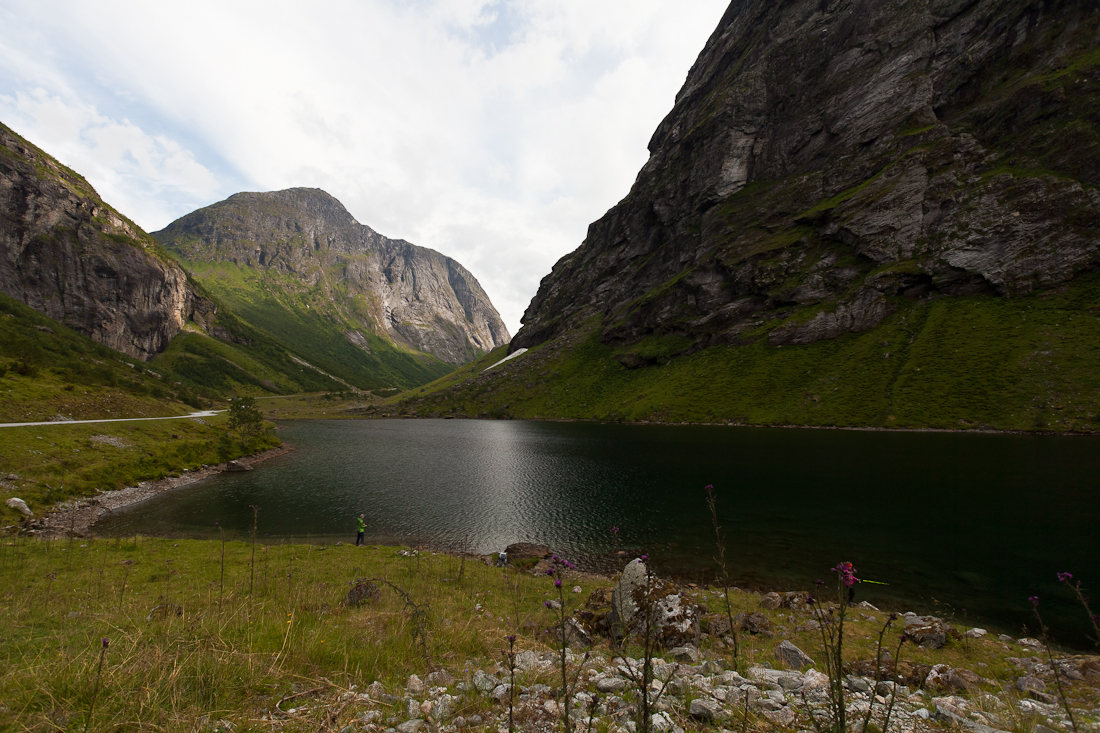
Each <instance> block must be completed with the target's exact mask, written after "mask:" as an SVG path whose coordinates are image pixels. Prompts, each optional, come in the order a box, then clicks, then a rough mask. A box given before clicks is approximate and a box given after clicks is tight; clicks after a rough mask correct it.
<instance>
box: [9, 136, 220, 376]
mask: <svg viewBox="0 0 1100 733" xmlns="http://www.w3.org/2000/svg"><path fill="white" fill-rule="evenodd" d="M0 263H2V265H0V292H3V293H6V294H7V295H9V296H11V297H12V298H14V299H16V300H18V301H21V302H23V303H26V304H27V305H29V306H31V307H32V308H34V309H35V310H37V311H38V312H40V313H43V314H44V315H47V316H49V317H50V318H52V319H54V320H55V321H58V322H60V323H64V324H65V325H67V326H69V327H71V328H73V329H74V330H76V331H78V332H79V333H83V334H85V335H86V336H89V337H90V338H92V339H94V340H96V341H98V342H99V343H101V344H104V345H106V346H109V347H111V348H112V349H115V350H116V351H120V352H122V353H124V354H127V355H129V356H131V357H133V358H136V359H144V360H148V359H151V358H152V357H153V356H154V355H155V354H157V353H159V352H161V351H163V350H164V349H165V348H166V347H167V346H168V344H169V342H171V340H172V339H173V338H174V337H175V336H176V334H178V333H180V331H182V330H183V329H184V327H185V325H186V324H187V323H188V322H191V323H194V324H198V325H199V327H200V328H206V327H207V325H208V324H212V323H213V319H214V315H215V313H216V310H217V308H216V306H215V304H214V303H213V302H211V301H210V300H209V299H207V298H205V297H204V296H203V295H202V294H200V293H199V292H198V291H197V290H196V289H195V288H194V287H192V286H191V284H190V283H188V278H187V274H186V273H185V272H184V271H183V268H181V267H180V266H179V265H177V264H176V263H175V261H174V260H172V258H171V257H169V256H168V255H167V253H166V252H165V251H164V249H163V248H162V247H161V246H160V245H159V244H157V242H156V240H155V239H153V238H152V237H150V236H149V235H148V234H146V233H145V232H143V231H142V230H141V229H140V228H139V227H137V226H136V225H135V224H134V223H133V222H132V221H130V220H129V219H127V218H126V217H124V216H122V215H121V214H120V213H118V211H116V210H115V209H114V208H112V207H111V206H109V205H108V204H106V203H105V202H104V201H103V200H102V199H101V198H100V197H99V195H98V194H97V193H96V192H95V190H94V189H93V188H92V187H91V186H90V185H89V184H88V182H87V181H85V180H84V178H83V177H82V176H80V175H79V174H78V173H75V172H74V171H72V170H70V169H68V168H66V167H65V166H63V165H61V164H60V163H58V162H57V161H56V160H54V159H53V158H52V157H50V156H49V155H47V154H46V153H44V152H43V151H41V150H39V149H38V148H37V147H35V146H34V145H32V144H30V143H29V142H27V141H26V140H24V139H23V138H21V137H19V136H18V135H17V134H15V133H14V132H13V131H12V130H10V129H9V128H8V127H6V126H4V125H2V124H0Z"/></svg>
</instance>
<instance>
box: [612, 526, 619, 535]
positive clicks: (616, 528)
mask: <svg viewBox="0 0 1100 733" xmlns="http://www.w3.org/2000/svg"><path fill="white" fill-rule="evenodd" d="M611 534H619V528H618V527H612V528H611Z"/></svg>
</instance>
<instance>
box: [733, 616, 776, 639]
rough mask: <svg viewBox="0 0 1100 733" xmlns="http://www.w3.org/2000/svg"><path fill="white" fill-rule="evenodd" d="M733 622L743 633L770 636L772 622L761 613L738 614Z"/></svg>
mask: <svg viewBox="0 0 1100 733" xmlns="http://www.w3.org/2000/svg"><path fill="white" fill-rule="evenodd" d="M733 620H734V622H735V623H736V624H738V625H739V626H740V627H741V629H742V630H743V631H747V632H749V633H750V634H760V635H763V636H771V635H772V622H771V621H769V620H768V617H767V616H765V615H764V614H762V613H756V612H753V613H739V614H737V615H736V616H735V617H734V619H733Z"/></svg>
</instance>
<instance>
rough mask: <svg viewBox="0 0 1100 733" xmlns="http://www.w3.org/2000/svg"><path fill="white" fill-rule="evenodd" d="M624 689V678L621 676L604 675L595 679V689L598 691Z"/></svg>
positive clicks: (606, 691) (618, 690)
mask: <svg viewBox="0 0 1100 733" xmlns="http://www.w3.org/2000/svg"><path fill="white" fill-rule="evenodd" d="M625 689H626V680H624V679H623V678H622V677H604V678H603V679H599V680H596V690H598V691H599V692H604V693H608V692H621V691H622V690H625Z"/></svg>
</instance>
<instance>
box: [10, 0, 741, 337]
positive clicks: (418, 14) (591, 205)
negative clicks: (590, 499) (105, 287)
mask: <svg viewBox="0 0 1100 733" xmlns="http://www.w3.org/2000/svg"><path fill="white" fill-rule="evenodd" d="M727 2H728V0H693V2H692V3H690V4H683V3H669V2H667V0H601V2H598V3H593V2H591V0H319V1H318V2H315V3H311V4H309V5H308V6H307V5H306V4H303V3H297V2H291V1H290V0H268V1H266V2H258V1H252V0H249V1H242V0H237V1H235V2H226V1H225V0H219V1H217V2H215V1H214V0H194V2H189V3H187V4H178V3H170V2H164V3H133V2H128V1H125V0H101V2H98V3H96V4H95V5H94V6H90V5H88V4H86V3H78V2H75V0H43V1H40V2H34V3H30V2H27V3H16V4H15V5H13V6H9V7H8V9H7V10H0V22H3V23H4V24H5V26H6V27H7V28H8V29H9V32H8V33H6V34H5V38H4V40H2V41H0V114H3V115H4V118H5V121H6V122H8V124H10V125H13V126H18V125H24V127H22V128H21V129H19V131H20V132H22V133H23V134H25V135H26V136H27V137H28V138H30V139H31V140H32V141H34V142H36V143H37V144H39V145H41V146H43V147H44V148H45V149H47V150H48V151H49V152H51V153H52V154H54V155H55V156H56V157H59V158H61V159H62V160H63V161H64V162H65V163H66V164H68V165H70V166H72V167H73V168H75V169H77V170H78V171H80V172H81V173H83V174H84V175H85V176H86V177H87V178H88V179H89V180H90V181H91V182H92V183H93V185H95V186H96V187H97V189H99V191H100V193H101V194H102V195H103V196H104V197H105V198H106V199H107V200H108V201H110V202H111V203H112V204H114V205H116V206H118V207H119V208H121V209H123V211H124V212H125V213H127V214H128V215H130V216H132V217H133V218H134V219H135V220H136V221H137V222H138V223H139V224H141V225H142V226H144V227H146V228H148V229H151V230H155V229H159V228H161V227H163V226H164V225H166V224H167V223H169V222H170V221H171V220H172V219H174V218H176V217H178V216H182V215H183V214H186V213H188V212H189V211H191V210H193V209H194V208H197V207H198V206H200V205H205V204H209V203H212V202H213V201H216V200H219V199H221V198H224V197H225V196H227V195H229V194H232V193H235V192H236V191H237V190H241V187H249V188H251V190H274V189H280V188H287V187H291V186H316V187H319V188H323V189H325V190H327V191H328V192H329V193H331V194H333V195H334V196H336V197H337V198H338V199H340V200H341V201H342V202H343V203H344V204H345V206H347V207H348V209H349V211H351V213H352V214H353V215H354V216H355V217H356V218H357V219H359V220H360V221H361V222H363V223H364V224H368V225H370V226H371V227H373V228H374V229H376V230H378V231H380V232H382V233H383V234H386V235H387V236H391V237H395V238H404V239H408V240H409V241H411V242H415V243H416V244H420V245H424V246H427V247H431V248H433V249H436V250H438V251H440V252H443V253H445V254H447V255H450V256H452V257H454V258H455V259H457V260H458V261H460V262H461V263H462V264H463V265H465V266H466V267H467V268H468V269H469V270H470V271H471V272H473V273H474V275H475V276H476V277H477V278H478V280H479V281H480V282H481V284H482V286H483V287H484V288H485V289H486V291H487V292H488V293H489V295H490V297H492V299H493V302H494V304H495V305H496V306H497V308H498V309H499V310H500V312H501V315H502V316H503V317H504V319H505V322H506V323H507V324H508V327H509V329H510V330H511V331H512V332H515V330H516V329H517V328H518V326H519V317H520V315H521V314H522V312H523V310H524V309H525V308H526V306H527V303H528V302H529V301H530V299H531V297H532V296H533V295H534V293H535V290H536V289H537V287H538V283H539V281H540V280H541V278H542V277H543V276H545V275H546V274H547V273H548V272H549V270H550V267H551V266H552V265H553V263H554V262H555V261H556V260H557V259H559V258H560V257H561V256H563V255H565V254H567V253H568V252H570V251H572V250H573V249H575V248H576V247H577V246H579V245H580V243H581V241H582V240H583V238H584V235H585V231H586V229H587V226H588V224H589V223H590V222H592V221H594V220H595V219H597V218H599V217H600V216H601V215H602V214H603V213H604V212H605V211H606V210H607V209H608V208H609V207H610V206H612V205H614V204H615V203H616V202H617V201H619V200H620V199H621V198H622V197H623V196H624V195H625V194H626V193H627V191H628V190H629V188H630V185H631V184H632V183H633V181H634V178H635V176H636V174H637V171H638V169H639V168H640V167H641V166H642V164H644V162H645V160H646V157H647V151H646V148H645V146H646V143H647V142H648V140H649V137H650V135H651V134H652V132H653V130H654V128H655V127H656V126H657V124H658V123H659V122H660V119H661V118H662V117H663V116H664V115H665V114H666V113H667V112H668V110H669V109H671V106H672V102H673V99H674V95H675V93H676V91H677V90H678V89H679V87H680V86H681V85H682V83H683V80H684V77H685V76H686V74H687V71H688V69H689V67H690V65H691V63H692V62H693V61H694V59H695V57H696V56H697V55H698V53H699V51H700V50H701V49H702V46H703V44H704V42H705V41H706V38H707V37H708V36H709V34H710V32H711V31H712V30H713V28H714V26H715V25H716V23H717V21H718V19H719V18H720V17H721V13H722V12H723V11H724V9H725V5H726V3H727ZM17 129H18V127H17Z"/></svg>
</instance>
